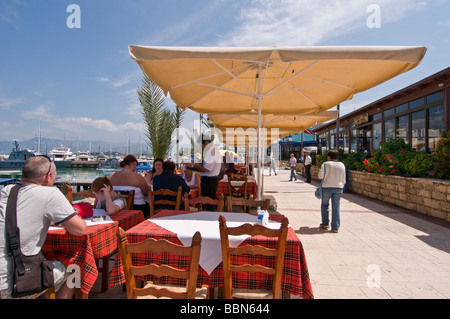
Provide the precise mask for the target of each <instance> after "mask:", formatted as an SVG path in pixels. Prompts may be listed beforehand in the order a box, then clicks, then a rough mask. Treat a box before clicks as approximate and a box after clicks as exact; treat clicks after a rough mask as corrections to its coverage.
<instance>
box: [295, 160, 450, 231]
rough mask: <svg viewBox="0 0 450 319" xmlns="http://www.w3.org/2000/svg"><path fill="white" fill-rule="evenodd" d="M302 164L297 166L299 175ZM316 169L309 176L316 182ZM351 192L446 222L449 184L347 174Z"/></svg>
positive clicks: (397, 177)
mask: <svg viewBox="0 0 450 319" xmlns="http://www.w3.org/2000/svg"><path fill="white" fill-rule="evenodd" d="M302 169H303V165H302V164H298V165H297V172H298V173H299V174H300V175H302ZM318 173H319V168H318V166H313V167H312V168H311V177H312V179H314V180H318V178H317V176H318ZM348 179H349V189H350V191H352V192H355V193H358V194H361V195H364V196H367V197H370V198H374V199H377V200H380V201H384V202H387V203H390V204H393V205H397V206H400V207H403V208H406V209H409V210H412V211H416V212H419V213H422V214H425V215H428V216H433V217H436V218H439V219H443V220H446V221H448V222H450V181H447V180H439V179H428V178H412V177H401V176H384V175H378V174H372V173H368V172H357V171H348Z"/></svg>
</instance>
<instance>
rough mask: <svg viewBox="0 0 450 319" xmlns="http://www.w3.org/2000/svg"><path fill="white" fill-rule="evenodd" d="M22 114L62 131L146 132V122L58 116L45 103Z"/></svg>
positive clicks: (94, 132)
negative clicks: (116, 121)
mask: <svg viewBox="0 0 450 319" xmlns="http://www.w3.org/2000/svg"><path fill="white" fill-rule="evenodd" d="M21 116H22V117H23V118H25V119H39V120H40V121H42V122H46V123H47V126H48V125H51V126H52V127H53V128H56V129H58V130H61V131H69V132H73V133H79V134H82V133H85V132H86V130H87V129H90V130H89V132H90V133H89V134H90V135H95V134H96V133H108V132H109V133H123V132H137V133H144V132H145V125H144V123H135V122H126V123H113V122H111V121H110V120H105V119H92V118H90V117H58V116H55V115H52V114H51V113H50V109H49V107H47V106H45V105H40V106H38V107H37V108H35V109H33V110H30V111H25V112H22V114H21Z"/></svg>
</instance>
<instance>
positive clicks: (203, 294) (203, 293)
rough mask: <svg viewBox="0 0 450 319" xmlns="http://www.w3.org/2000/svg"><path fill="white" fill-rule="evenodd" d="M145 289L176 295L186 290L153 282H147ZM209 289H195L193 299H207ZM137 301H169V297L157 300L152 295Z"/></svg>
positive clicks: (205, 287)
mask: <svg viewBox="0 0 450 319" xmlns="http://www.w3.org/2000/svg"><path fill="white" fill-rule="evenodd" d="M147 288H155V289H158V290H159V289H163V290H167V291H174V292H176V293H179V294H182V293H183V292H184V291H185V290H186V288H185V287H181V286H176V285H170V284H161V283H155V282H147V284H146V285H145V286H144V289H147ZM208 294H209V288H208V287H207V286H203V287H201V288H196V289H195V298H194V299H209V295H208ZM137 299H170V298H169V297H165V296H163V297H160V298H157V297H155V296H154V295H147V296H142V297H138V298H137Z"/></svg>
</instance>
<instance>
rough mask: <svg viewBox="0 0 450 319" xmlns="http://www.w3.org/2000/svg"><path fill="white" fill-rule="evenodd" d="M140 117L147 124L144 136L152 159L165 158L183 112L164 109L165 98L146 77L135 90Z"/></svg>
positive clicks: (145, 76) (177, 108)
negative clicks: (139, 106)
mask: <svg viewBox="0 0 450 319" xmlns="http://www.w3.org/2000/svg"><path fill="white" fill-rule="evenodd" d="M137 93H138V97H139V102H140V104H141V107H142V115H143V117H144V121H145V123H146V124H147V133H146V136H147V138H148V140H149V146H150V148H151V149H152V151H153V157H154V158H158V157H160V158H163V159H164V158H165V157H166V155H167V153H168V151H169V149H170V145H171V142H172V133H173V132H174V130H175V129H176V128H177V127H179V126H180V125H181V121H182V120H183V116H184V111H182V110H181V109H180V108H179V107H178V106H177V107H176V110H175V111H170V110H167V109H166V108H165V107H164V102H165V96H164V93H163V91H162V90H161V88H160V87H158V86H157V85H156V84H155V83H154V82H153V81H152V80H151V79H150V78H149V77H148V76H147V75H145V74H144V75H143V77H142V86H141V87H140V88H138V90H137Z"/></svg>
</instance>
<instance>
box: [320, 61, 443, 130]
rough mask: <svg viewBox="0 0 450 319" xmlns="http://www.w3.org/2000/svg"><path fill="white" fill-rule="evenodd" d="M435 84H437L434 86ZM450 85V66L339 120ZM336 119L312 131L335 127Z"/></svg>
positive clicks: (373, 111) (343, 120) (347, 120)
mask: <svg viewBox="0 0 450 319" xmlns="http://www.w3.org/2000/svg"><path fill="white" fill-rule="evenodd" d="M434 85H436V86H435V87H434ZM449 86H450V67H448V68H446V69H444V70H442V71H439V72H438V73H435V74H433V75H431V76H429V77H426V78H425V79H423V80H420V81H419V82H416V83H414V84H411V85H410V86H407V87H405V88H403V89H401V90H398V91H396V92H394V93H392V94H390V95H387V96H385V97H383V98H381V99H379V100H376V101H375V102H372V103H370V104H367V105H366V106H363V107H361V108H359V109H357V110H355V111H353V112H350V113H347V114H345V115H342V116H340V118H339V121H340V122H349V120H350V119H353V118H355V117H357V116H359V115H362V114H365V113H370V114H374V113H378V112H380V111H382V110H385V109H388V108H391V107H392V106H393V105H391V104H392V102H395V103H396V104H397V105H400V104H402V103H404V102H403V101H402V99H404V98H408V99H409V100H414V99H415V98H419V97H421V96H423V95H424V94H423V91H424V89H426V88H428V89H430V87H434V91H439V90H443V89H444V88H445V87H449ZM425 94H429V93H425ZM415 95H420V96H415ZM336 121H337V120H332V121H329V122H326V123H321V124H318V125H315V126H313V127H312V128H311V131H313V132H316V133H317V132H323V131H326V130H327V129H328V128H330V127H334V126H335V125H336Z"/></svg>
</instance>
